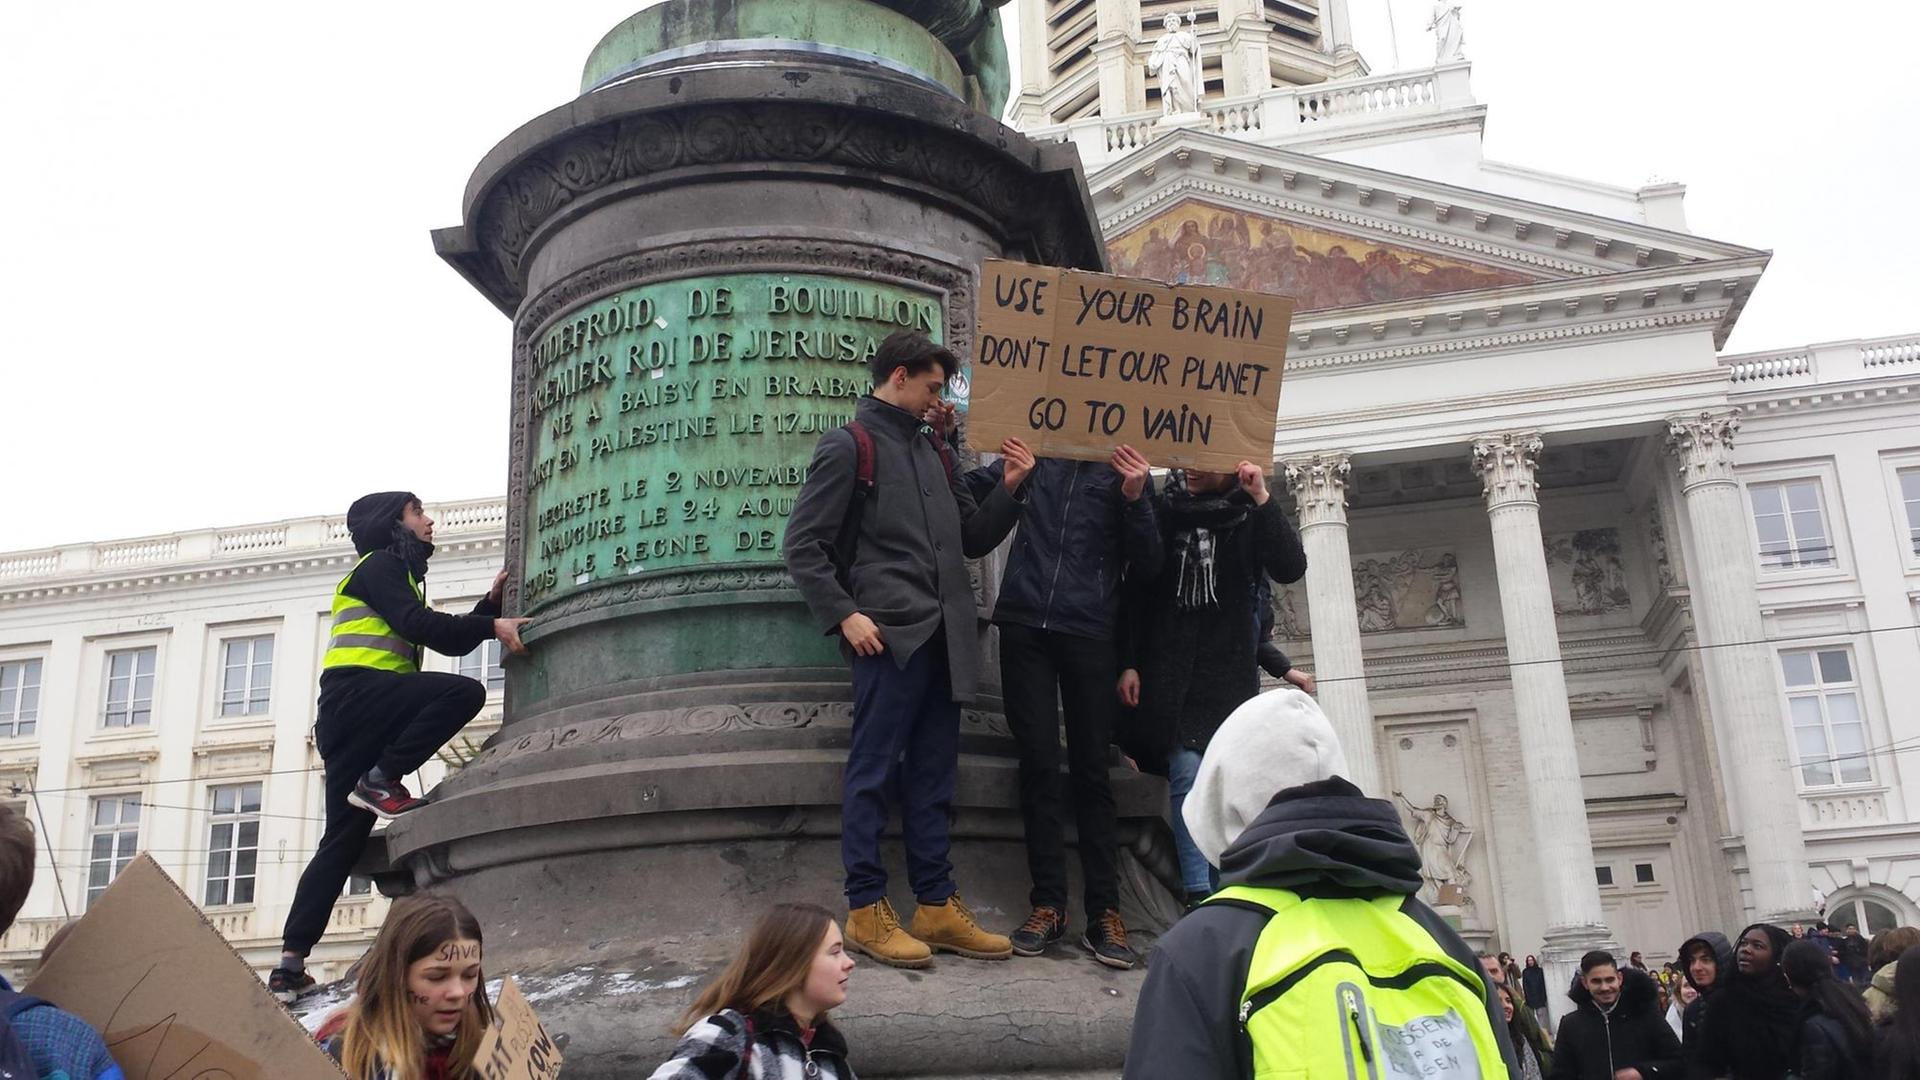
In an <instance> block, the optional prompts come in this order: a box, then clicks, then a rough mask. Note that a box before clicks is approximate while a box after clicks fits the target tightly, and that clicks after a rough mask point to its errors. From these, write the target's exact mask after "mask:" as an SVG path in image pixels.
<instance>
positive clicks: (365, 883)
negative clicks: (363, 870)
mask: <svg viewBox="0 0 1920 1080" xmlns="http://www.w3.org/2000/svg"><path fill="white" fill-rule="evenodd" d="M340 895H341V896H348V897H352V896H372V895H373V879H372V878H370V877H362V876H360V875H359V874H355V875H353V876H352V877H350V878H348V879H347V887H346V890H345V891H343V892H342V893H341V894H340Z"/></svg>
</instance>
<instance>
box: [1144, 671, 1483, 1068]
mask: <svg viewBox="0 0 1920 1080" xmlns="http://www.w3.org/2000/svg"><path fill="white" fill-rule="evenodd" d="M1346 767H1347V765H1346V757H1345V755H1344V754H1343V753H1342V751H1341V748H1340V743H1339V740H1338V739H1337V738H1336V737H1335V736H1334V733H1333V727H1332V725H1331V724H1329V723H1328V721H1327V718H1326V717H1325V715H1323V714H1322V713H1321V712H1320V709H1319V706H1317V705H1315V704H1314V702H1313V699H1312V698H1310V697H1308V696H1307V695H1306V694H1304V693H1302V692H1301V691H1299V690H1296V689H1293V688H1291V687H1286V688H1282V689H1279V690H1273V691H1270V692H1268V693H1265V694H1261V695H1260V696H1258V697H1256V698H1254V699H1253V700H1251V701H1248V702H1247V703H1245V704H1244V705H1242V706H1240V707H1239V708H1238V709H1236V710H1234V712H1233V715H1231V716H1229V717H1228V718H1227V719H1226V722H1225V723H1224V724H1222V725H1221V726H1220V728H1219V730H1218V731H1217V732H1215V733H1214V735H1213V739H1212V742H1211V745H1209V746H1208V748H1207V754H1206V756H1205V758H1204V759H1203V760H1202V762H1201V765H1200V771H1199V777H1198V779H1197V780H1196V781H1195V783H1194V787H1193V792H1192V794H1191V795H1190V796H1189V797H1188V799H1187V801H1186V805H1185V807H1184V810H1185V814H1186V820H1187V826H1188V828H1189V830H1190V831H1191V832H1192V834H1193V839H1194V842H1195V843H1196V844H1198V845H1199V847H1200V850H1201V851H1202V852H1203V853H1205V855H1206V857H1207V858H1208V860H1209V861H1211V862H1213V863H1215V864H1217V865H1218V866H1219V867H1220V871H1221V880H1222V883H1223V885H1224V886H1225V889H1224V890H1223V891H1222V893H1221V894H1219V895H1217V896H1215V897H1213V898H1212V899H1209V900H1208V901H1207V902H1206V903H1204V904H1202V905H1201V906H1200V907H1199V908H1198V909H1197V910H1195V911H1194V912H1192V913H1191V914H1189V915H1187V916H1186V917H1185V918H1184V919H1181V920H1180V922H1179V923H1177V924H1176V925H1175V926H1174V927H1173V929H1172V930H1170V931H1168V932H1167V934H1166V936H1165V937H1163V938H1161V939H1160V941H1159V944H1158V945H1156V946H1155V947H1154V950H1153V954H1152V956H1151V958H1150V960H1149V962H1148V966H1147V979H1146V984H1145V985H1144V986H1143V987H1142V988H1141V992H1140V1002H1139V1005H1138V1007H1137V1010H1136V1012H1135V1014H1134V1024H1133V1036H1132V1044H1131V1045H1130V1046H1129V1048H1128V1050H1127V1062H1126V1076H1127V1077H1128V1078H1129V1080H1146V1078H1152V1080H1166V1078H1169V1077H1179V1078H1181V1080H1236V1078H1240V1077H1246V1076H1250V1075H1254V1074H1255V1073H1256V1072H1258V1073H1259V1074H1261V1075H1264V1074H1265V1070H1266V1069H1271V1068H1281V1069H1284V1070H1291V1071H1298V1070H1300V1069H1301V1068H1302V1066H1304V1065H1328V1066H1335V1067H1345V1066H1343V1065H1340V1064H1339V1063H1341V1062H1343V1061H1345V1060H1347V1059H1348V1057H1349V1056H1351V1060H1352V1061H1353V1062H1354V1063H1355V1067H1357V1068H1361V1069H1363V1070H1366V1071H1373V1070H1380V1071H1385V1070H1384V1068H1383V1066H1385V1065H1387V1064H1389V1063H1391V1064H1393V1065H1394V1066H1395V1067H1400V1066H1404V1068H1402V1069H1401V1071H1402V1072H1405V1071H1406V1070H1409V1069H1411V1070H1415V1071H1418V1069H1419V1065H1418V1063H1417V1062H1416V1061H1415V1060H1414V1058H1413V1057H1412V1056H1410V1055H1414V1054H1419V1053H1422V1052H1423V1049H1424V1043H1423V1040H1427V1039H1433V1040H1440V1041H1444V1042H1445V1043H1446V1044H1447V1045H1448V1046H1450V1047H1451V1048H1452V1049H1451V1051H1450V1053H1451V1054H1452V1055H1453V1057H1454V1058H1455V1059H1456V1060H1458V1061H1459V1067H1458V1068H1456V1069H1454V1070H1450V1071H1439V1072H1428V1073H1426V1074H1425V1075H1428V1076H1431V1077H1433V1080H1443V1078H1445V1077H1452V1076H1468V1075H1478V1076H1486V1077H1498V1076H1506V1075H1518V1070H1519V1065H1518V1063H1517V1060H1516V1059H1515V1057H1514V1054H1513V1048H1512V1046H1511V1044H1510V1043H1509V1042H1508V1038H1507V1035H1506V1028H1507V1025H1506V1019H1505V1016H1504V1011H1503V1009H1502V1007H1501V1005H1500V1003H1499V1001H1498V999H1497V998H1495V997H1494V996H1493V994H1492V993H1491V990H1490V987H1489V984H1488V980H1487V978H1486V976H1485V974H1484V973H1483V972H1482V971H1481V970H1480V967H1479V964H1478V961H1477V960H1476V959H1475V957H1474V952H1473V950H1472V949H1471V948H1470V947H1468V946H1467V944H1466V943H1465V942H1464V941H1462V940H1461V939H1460V936H1459V935H1458V934H1457V933H1455V932H1454V930H1453V928H1452V927H1451V926H1449V925H1447V923H1446V921H1445V920H1443V919H1441V918H1440V917H1439V916H1438V915H1436V914H1434V912H1433V910H1432V909H1431V908H1429V907H1427V905H1426V904H1424V903H1422V902H1421V901H1420V899H1419V897H1418V896H1417V893H1418V892H1419V890H1420V853H1419V851H1418V849H1416V848H1415V847H1414V846H1413V842H1412V841H1411V840H1409V839H1408V838H1407V834H1406V830H1405V829H1404V828H1403V827H1402V826H1401V824H1400V816H1399V814H1398V813H1397V812H1396V811H1395V810H1394V808H1393V806H1392V804H1390V803H1388V802H1386V801H1384V800H1381V799H1369V798H1367V797H1366V796H1364V795H1362V794H1361V793H1360V790H1359V789H1358V788H1356V787H1354V786H1353V784H1352V783H1350V782H1348V781H1347V780H1345V779H1344V778H1342V776H1341V774H1342V773H1344V772H1345V771H1346ZM1276 789H1278V793H1277V794H1276ZM1263 941H1264V942H1265V944H1264V945H1262V943H1263ZM1256 946H1262V947H1261V948H1260V949H1259V950H1258V951H1259V953H1260V956H1261V960H1262V966H1261V968H1260V969H1258V970H1256V969H1255V966H1254V964H1255V953H1256ZM1281 954H1287V955H1286V956H1282V955H1281ZM1289 957H1290V959H1289ZM1410 961H1411V964H1410ZM1357 967H1364V968H1366V970H1358V971H1357V970H1355V969H1356V968H1357ZM1415 967H1417V968H1418V969H1419V970H1420V971H1422V972H1423V976H1422V977H1421V978H1420V979H1418V980H1415V981H1413V982H1411V983H1404V982H1402V981H1401V980H1392V979H1389V978H1387V977H1385V975H1383V974H1382V973H1386V972H1389V971H1391V972H1392V973H1399V972H1404V971H1411V970H1414V969H1415ZM1375 969H1377V970H1375ZM1368 976H1374V977H1375V978H1372V979H1370V978H1369V977H1368ZM1336 1003H1337V1004H1338V1006H1339V1008H1338V1009H1335V1008H1334V1006H1335V1004H1336ZM1322 1014H1325V1015H1343V1016H1347V1017H1348V1018H1349V1021H1350V1022H1349V1023H1346V1024H1340V1025H1333V1024H1317V1023H1313V1022H1311V1021H1307V1020H1304V1019H1297V1018H1299V1017H1306V1016H1319V1015H1322ZM1296 1021H1297V1022H1296ZM1435 1045H1438V1042H1436V1044H1435ZM1249 1046H1250V1047H1251V1048H1252V1053H1253V1060H1252V1061H1249V1060H1247V1053H1248V1049H1247V1048H1248V1047H1249ZM1468 1047H1471V1050H1468ZM1379 1055H1386V1060H1380V1058H1379ZM1362 1058H1364V1059H1365V1060H1366V1061H1367V1063H1368V1066H1371V1067H1372V1068H1371V1069H1369V1068H1368V1066H1362V1065H1359V1062H1360V1060H1361V1059H1362ZM1403 1058H1404V1060H1403Z"/></svg>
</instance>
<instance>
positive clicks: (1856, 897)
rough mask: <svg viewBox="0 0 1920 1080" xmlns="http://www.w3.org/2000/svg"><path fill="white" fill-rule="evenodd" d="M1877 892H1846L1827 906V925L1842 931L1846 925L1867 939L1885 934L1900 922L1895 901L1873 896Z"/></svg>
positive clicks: (1898, 909) (1898, 910)
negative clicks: (1853, 926)
mask: <svg viewBox="0 0 1920 1080" xmlns="http://www.w3.org/2000/svg"><path fill="white" fill-rule="evenodd" d="M1877 891H1878V890H1861V891H1851V890H1850V891H1848V892H1846V893H1844V894H1842V895H1841V896H1840V898H1839V899H1837V900H1834V901H1832V902H1830V903H1828V905H1827V925H1828V926H1831V927H1833V928H1834V929H1836V930H1844V929H1846V926H1847V924H1848V923H1853V924H1854V925H1856V926H1858V927H1859V928H1860V932H1861V933H1862V934H1865V935H1866V936H1868V937H1873V936H1874V935H1875V934H1881V933H1885V932H1886V931H1888V930H1891V929H1893V928H1894V927H1896V926H1899V925H1900V924H1901V922H1902V919H1901V917H1900V910H1901V909H1900V908H1898V907H1895V906H1894V905H1895V903H1897V901H1893V900H1892V899H1891V898H1881V897H1879V896H1876V895H1874V893H1875V892H1877Z"/></svg>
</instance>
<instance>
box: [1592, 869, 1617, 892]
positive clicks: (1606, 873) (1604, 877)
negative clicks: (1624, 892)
mask: <svg viewBox="0 0 1920 1080" xmlns="http://www.w3.org/2000/svg"><path fill="white" fill-rule="evenodd" d="M1593 878H1594V880H1595V881H1597V882H1599V883H1600V887H1601V888H1606V887H1607V886H1608V885H1611V884H1613V867H1611V866H1596V867H1594V868H1593Z"/></svg>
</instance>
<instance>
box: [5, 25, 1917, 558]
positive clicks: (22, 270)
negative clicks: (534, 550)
mask: <svg viewBox="0 0 1920 1080" xmlns="http://www.w3.org/2000/svg"><path fill="white" fill-rule="evenodd" d="M794 2H796V3H798V2H804V0H794ZM1197 2H1201V3H1204V2H1205V0H1197ZM643 6H647V5H646V4H645V3H639V2H636V0H566V2H564V3H558V4H536V3H530V2H526V0H521V2H517V3H504V2H498V0H462V2H459V3H454V2H451V0H407V2H400V3H395V2H391V0H389V2H386V3H380V4H373V3H366V2H348V3H332V4H317V5H290V4H273V3H260V2H258V0H248V2H245V3H240V2H220V3H214V2H208V0H202V2H189V3H184V4H176V3H153V2H151V0H142V2H139V3H134V2H106V0H68V2H61V3H54V2H50V0H37V2H35V0H23V2H17V3H9V4H3V5H0V146H4V147H5V155H6V157H5V160H6V165H7V167H6V168H4V169H0V205H4V206H5V207H6V208H7V210H8V216H9V222H8V225H9V228H8V230H7V232H8V236H7V238H6V242H7V245H8V250H7V252H6V254H7V258H6V259H5V260H4V262H0V298H4V299H3V300H0V303H4V304H5V305H6V306H5V309H4V314H5V320H4V323H5V327H6V330H7V335H6V338H5V339H4V340H5V344H4V346H0V347H3V348H4V350H5V352H4V356H5V361H4V368H0V372H4V374H3V375H0V379H3V381H0V455H4V460H5V462H6V467H5V473H4V475H5V488H6V494H7V498H6V499H5V500H4V506H5V507H6V509H5V511H4V513H3V514H0V550H17V549H21V548H31V547H38V546H42V545H49V544H55V543H62V542H71V541H78V540H91V539H104V538H108V537H120V536H138V535H146V534H151V533H161V532H170V531H174V530H178V529H187V528H195V527H201V526H207V525H217V524H218V525H224V524H237V523H243V522H251V521H263V520H271V519H275V518H281V517H293V516H300V515H306V514H323V513H340V512H343V511H344V510H345V508H346V505H347V503H348V502H349V501H350V500H351V499H353V498H354V497H355V496H357V495H359V494H362V493H364V492H366V491H370V490H377V489H381V488H392V487H406V488H412V489H414V490H416V491H418V492H419V493H421V494H422V495H423V496H425V497H427V498H428V499H429V500H430V501H431V500H436V499H454V498H468V497H481V496H488V495H497V494H500V493H501V492H503V491H504V490H505V488H506V464H505V462H506V452H507V451H506V431H507V368H508V345H509V328H508V323H507V320H506V318H505V317H504V316H502V315H500V314H499V313H498V312H496V311H495V310H494V309H493V308H492V307H491V306H489V305H488V304H486V303H485V302H483V301H482V300H481V299H480V297H479V295H478V294H477V293H475V292H474V291H473V290H472V289H470V288H469V287H468V286H467V285H466V283H465V282H464V281H462V280H461V279H460V278H459V277H458V276H457V275H456V274H454V272H453V271H452V270H451V269H449V268H447V267H446V266H445V265H444V264H442V263H441V262H440V261H439V260H438V259H437V258H435V257H434V255H433V250H432V246H431V244H430V243H429V241H428V237H427V232H428V230H429V229H431V228H434V227H436V226H443V225H453V224H456V223H457V222H458V219H459V211H460V195H461V191H462V189H463V187H464V186H465V184H466V180H467V177H468V174H469V172H470V171H471V169H472V168H473V166H474V165H475V164H476V163H477V162H478V161H479V159H480V158H481V156H482V155H483V154H485V153H486V151H487V150H488V149H489V148H490V147H491V146H492V145H493V144H494V143H495V142H496V141H498V140H499V139H500V138H501V137H503V136H505V135H506V134H507V133H508V132H509V131H511V130H512V129H513V128H514V127H516V126H518V125H519V124H520V123H522V122H524V121H526V120H528V119H531V118H532V117H534V116H535V115H537V114H539V113H541V112H544V111H546V110H547V109H550V108H553V107H554V106H557V105H560V104H563V103H565V102H566V101H567V100H568V99H570V98H571V97H572V96H573V95H574V94H575V93H576V91H577V89H578V80H579V74H580V67H581V64H582V62H583V61H584V60H585V58H586V54H587V51H588V50H589V49H590V48H591V47H592V46H593V44H594V42H596V41H597V40H599V37H600V35H601V34H602V33H604V32H605V31H606V30H607V29H608V28H610V27H611V26H613V25H614V24H615V23H617V22H618V21H619V20H620V19H622V18H624V17H625V16H626V15H628V14H630V13H631V12H632V11H634V10H636V9H637V8H639V7H643ZM1353 7H1354V18H1355V24H1356V34H1357V36H1358V38H1359V46H1360V49H1361V51H1362V53H1363V54H1365V55H1366V57H1367V59H1368V60H1369V62H1370V63H1371V64H1372V66H1373V68H1374V70H1375V71H1386V70H1390V69H1391V68H1392V67H1393V66H1394V57H1393V50H1392V48H1391V44H1392V42H1391V39H1390V37H1389V35H1388V33H1387V17H1386V12H1387V8H1386V5H1385V0H1353ZM1427 9H1428V4H1426V3H1424V2H1421V0H1394V7H1393V12H1394V15H1395V21H1396V23H1397V25H1398V28H1399V31H1400V34H1399V38H1400V41H1399V55H1400V60H1401V64H1400V66H1402V67H1414V66H1419V65H1423V64H1425V63H1427V62H1430V60H1431V58H1432V46H1431V44H1430V40H1431V39H1430V38H1429V37H1428V36H1427V35H1426V34H1425V33H1424V32H1423V31H1422V30H1421V29H1420V28H1421V27H1422V26H1423V25H1424V24H1425V21H1426V14H1427ZM1465 11H1466V15H1465V19H1466V30H1467V52H1468V55H1469V56H1470V57H1471V58H1472V59H1473V60H1474V72H1473V80H1474V90H1475V93H1476V95H1477V96H1478V98H1479V99H1480V100H1481V101H1482V102H1485V103H1487V104H1488V105H1489V106H1490V118H1489V121H1488V129H1487V140H1486V141H1487V153H1488V156H1490V157H1494V158H1499V159H1501V160H1506V161H1512V162H1516V163H1519V164H1524V165H1529V166H1533V167H1536V168H1542V169H1548V170H1552V171H1557V172H1563V173H1569V174H1573V175H1577V176H1583V177H1589V178H1592V179H1596V180H1604V181H1610V182H1615V183H1620V184H1627V185H1638V184H1640V183H1643V182H1645V181H1646V180H1647V179H1648V178H1649V177H1650V176H1653V175H1656V174H1657V175H1658V176H1660V177H1661V178H1663V179H1674V180H1680V181H1683V182H1685V183H1686V184H1688V185H1689V189H1690V190H1689V194H1688V199H1687V213H1688V218H1689V223H1690V224H1691V226H1692V227H1693V229H1694V230H1695V231H1696V232H1699V233H1701V234H1704V235H1707V236H1712V237H1714V238H1717V239H1723V240H1729V241H1734V242H1738V243H1743V244H1750V245H1753V246H1756V247H1763V248H1770V249H1772V250H1773V251H1774V252H1775V258H1774V262H1773V265H1772V267H1771V269H1769V270H1768V271H1767V274H1766V277H1765V278H1764V279H1763V281H1762V283H1761V285H1760V289H1759V292H1758V294H1757V295H1756V296H1755V298H1754V300H1753V302H1752V303H1751V304H1749V305H1748V307H1747V309H1746V313H1745V315H1744V316H1743V317H1742V320H1741V322H1740V325H1739V328H1738V330H1737V331H1736V332H1735V334H1734V337H1733V340H1732V342H1731V346H1730V347H1731V348H1732V349H1735V350H1739V351H1752V350H1758V349H1768V348H1775V347H1784V346H1788V345H1795V344H1803V343H1807V342H1812V341H1827V340H1836V339H1845V338H1853V337H1867V336H1874V335H1880V334H1891V333H1901V332H1907V331H1914V330H1920V306H1917V305H1916V304H1915V302H1914V295H1915V292H1916V288H1915V286H1916V285H1920V274H1917V273H1916V271H1915V270H1914V269H1913V266H1914V264H1913V263H1911V262H1909V261H1908V260H1909V259H1912V258H1913V257H1914V255H1913V253H1914V252H1915V251H1916V250H1920V215H1916V214H1915V213H1914V210H1913V207H1912V198H1913V192H1914V188H1915V184H1916V183H1917V182H1920V180H1917V179H1916V178H1920V134H1916V133H1917V132H1920V119H1916V111H1917V110H1916V96H1920V95H1917V94H1916V86H1920V82H1916V80H1915V79H1914V77H1913V69H1914V43H1915V41H1916V39H1920V7H1916V6H1915V5H1911V4H1904V3H1901V4H1895V3H1885V2H1877V0H1856V2H1837V0H1830V2H1828V3H1824V4H1819V5H1806V4H1802V3H1786V2H1736V0H1619V2H1615V3H1610V4H1604V5H1602V4H1574V3H1568V2H1565V0H1554V2H1542V0H1467V3H1466V9H1465ZM1015 55H1018V54H1017V52H1016V53H1015ZM1900 252H1907V253H1908V254H1906V255H1900V254H1898V253H1900Z"/></svg>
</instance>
